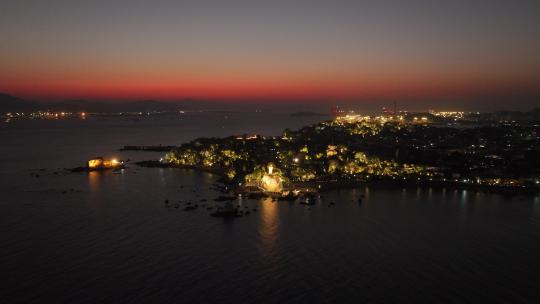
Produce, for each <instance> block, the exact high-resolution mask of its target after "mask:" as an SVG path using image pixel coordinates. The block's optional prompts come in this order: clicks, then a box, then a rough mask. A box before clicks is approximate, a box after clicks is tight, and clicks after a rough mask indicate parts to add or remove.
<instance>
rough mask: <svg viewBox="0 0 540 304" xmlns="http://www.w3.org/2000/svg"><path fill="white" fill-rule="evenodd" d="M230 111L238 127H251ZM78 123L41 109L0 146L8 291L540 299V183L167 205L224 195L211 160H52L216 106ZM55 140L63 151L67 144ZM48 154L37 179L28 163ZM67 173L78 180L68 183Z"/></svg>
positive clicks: (2, 265) (20, 294) (88, 153)
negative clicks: (148, 164)
mask: <svg viewBox="0 0 540 304" xmlns="http://www.w3.org/2000/svg"><path fill="white" fill-rule="evenodd" d="M186 119H188V118H186ZM249 119H251V120H250V121H251V123H252V124H256V120H257V119H266V118H264V117H257V119H252V118H249ZM268 120H270V118H268ZM228 121H229V123H230V124H235V123H237V124H238V126H241V127H242V128H240V127H238V128H237V129H238V130H241V131H242V132H246V126H251V125H250V124H249V123H239V122H238V121H237V120H236V119H229V120H228ZM274 121H275V119H274ZM57 123H58V122H57ZM79 123H80V122H77V124H79ZM83 123H84V125H78V126H75V127H74V128H70V129H63V128H60V127H59V126H55V127H53V126H52V125H48V129H46V130H44V132H43V133H42V134H41V135H40V134H36V133H35V132H33V126H34V125H35V124H36V122H32V123H31V125H32V126H30V127H28V126H27V127H25V126H19V127H20V128H21V130H20V131H21V132H19V133H18V134H14V135H9V134H8V135H7V138H6V139H5V143H6V144H7V146H6V147H5V149H4V148H3V149H2V150H0V155H1V156H2V157H1V159H4V160H9V162H6V166H2V167H1V168H0V170H1V171H0V174H2V176H1V177H2V179H1V180H2V184H0V190H1V193H2V199H1V201H0V208H1V209H0V239H1V240H2V246H0V256H1V257H2V259H0V273H2V274H3V275H4V277H6V278H9V280H8V282H6V283H4V284H3V290H1V291H2V292H1V294H2V295H5V298H7V299H9V298H10V297H11V298H15V299H17V301H7V303H9V302H20V303H29V302H37V301H41V302H46V301H49V302H56V303H60V302H77V303H96V302H115V303H120V302H145V301H146V302H148V301H152V302H165V301H168V302H226V303H238V302H271V300H270V299H272V300H276V299H277V301H281V302H287V303H291V302H297V303H305V302H350V301H351V299H352V300H354V302H358V301H366V302H403V299H407V300H410V301H414V302H482V301H484V302H485V301H489V302H512V300H513V299H514V300H516V299H517V300H522V301H521V302H527V300H529V302H533V301H531V300H532V299H537V297H538V295H539V294H538V293H539V291H538V288H536V287H537V286H536V285H537V282H538V281H539V279H540V278H539V277H538V273H540V260H539V259H538V256H540V201H539V198H538V197H535V198H530V197H528V198H504V197H501V196H498V195H495V194H480V193H476V192H474V191H470V190H469V191H458V190H449V189H421V188H416V187H415V188H403V189H392V188H371V187H360V188H358V189H351V190H337V191H330V192H324V193H322V195H323V198H322V199H320V200H318V203H317V204H316V205H315V206H311V207H310V208H306V207H305V206H301V205H299V204H298V203H289V202H272V201H270V200H269V199H264V200H251V199H247V198H243V199H241V200H239V201H238V203H239V204H240V205H241V206H242V208H243V207H245V206H248V207H249V208H250V210H252V209H253V208H257V209H258V211H257V212H252V213H251V214H250V215H248V216H244V217H242V218H237V219H234V220H224V219H220V218H213V217H211V216H209V212H210V211H208V210H206V209H205V208H204V207H203V206H202V203H199V205H200V207H199V208H198V209H197V210H195V211H189V212H186V211H183V207H184V206H185V205H184V204H183V203H182V204H181V205H180V208H178V209H176V208H174V207H166V206H165V204H164V200H165V199H169V200H170V201H171V202H175V203H176V202H178V201H188V200H189V201H199V200H200V199H207V202H206V204H208V205H212V206H213V205H215V204H216V203H215V202H214V201H213V199H214V198H215V197H217V196H218V195H220V193H217V192H216V191H214V190H211V186H212V184H213V183H215V182H216V180H217V177H216V176H213V175H211V174H206V173H201V172H196V171H190V170H174V169H157V168H155V169H139V168H137V167H135V166H131V168H129V169H127V170H126V172H125V173H124V174H121V175H115V174H111V172H93V173H89V174H68V175H63V174H59V175H54V174H53V173H52V171H53V170H57V169H56V168H63V167H69V166H75V165H79V164H80V163H81V162H83V161H84V160H86V158H87V157H94V156H96V153H98V154H97V155H99V154H104V156H107V153H111V154H113V153H116V149H117V148H118V147H119V146H120V145H123V144H134V143H135V144H139V143H140V144H154V143H157V144H159V143H164V144H167V143H173V144H176V143H180V142H183V141H185V140H186V139H188V138H190V137H193V136H196V135H198V134H204V133H208V134H211V135H219V134H221V133H218V132H217V129H215V128H214V129H212V130H213V131H212V130H210V131H209V129H208V128H213V127H212V124H213V122H212V121H211V120H208V124H210V127H208V128H207V127H205V128H207V129H203V130H198V129H196V128H194V127H193V126H192V125H189V124H193V123H194V121H188V123H189V124H185V125H176V123H174V122H172V121H168V120H166V121H157V122H152V123H148V122H144V121H143V122H129V121H124V122H118V121H114V123H112V122H111V121H108V120H104V121H102V122H99V123H97V126H95V129H94V127H92V128H89V125H86V124H96V121H93V120H92V119H87V120H85V121H84V122H83ZM199 123H200V122H199ZM272 123H274V122H272ZM17 124H18V122H13V123H11V124H10V127H13V126H14V127H17ZM37 124H38V125H39V124H41V123H39V122H38V123H37ZM139 124H143V126H144V128H142V127H141V126H140V125H139ZM216 124H217V123H216ZM302 124H303V123H302ZM111 125H115V126H114V127H111ZM221 125H223V124H222V123H221V122H220V123H219V126H220V127H219V132H221ZM269 125H271V124H270V122H269ZM55 128H58V129H55ZM248 128H249V127H248ZM255 129H261V128H260V125H258V126H257V127H254V128H253V129H250V130H249V131H253V130H255ZM225 131H226V132H227V134H228V133H234V132H233V131H231V130H225ZM225 131H224V132H225ZM190 132H191V133H190ZM197 132H199V133H197ZM212 132H214V133H212ZM15 133H17V132H15ZM44 134H45V135H44ZM59 134H60V135H62V136H64V137H65V138H67V140H62V141H60V140H58V138H60V135H59ZM3 135H4V136H6V133H3ZM83 135H84V136H83ZM48 137H51V138H52V139H51V138H48ZM48 141H51V142H53V143H54V144H50V145H48V144H47V142H48ZM141 141H144V142H141ZM67 143H69V144H67ZM39 145H41V150H42V151H40V153H35V151H33V150H32V147H35V146H39ZM14 147H18V148H17V149H15V148H14ZM19 150H20V151H19ZM59 151H70V153H66V154H65V155H64V156H63V157H61V158H60V159H59V158H58V155H63V152H59ZM122 153H124V152H122ZM159 156H160V154H159V153H149V154H140V153H133V154H129V153H125V154H122V155H120V157H121V158H123V159H127V158H131V159H132V160H137V158H139V159H141V158H142V159H147V158H158V157H159ZM42 167H43V168H47V170H48V171H47V172H45V173H42V177H41V178H39V179H36V178H31V177H30V176H29V171H28V169H29V168H42ZM181 186H184V187H183V188H181ZM70 188H74V189H76V190H78V191H76V192H70V191H68V192H67V193H65V194H62V192H63V191H65V190H69V189H70ZM362 194H363V195H365V197H364V199H363V200H362V203H358V198H359V197H360V195H362ZM330 202H335V205H334V206H329V203H330ZM493 286H496V287H497V288H493Z"/></svg>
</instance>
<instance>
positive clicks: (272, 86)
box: [0, 0, 540, 108]
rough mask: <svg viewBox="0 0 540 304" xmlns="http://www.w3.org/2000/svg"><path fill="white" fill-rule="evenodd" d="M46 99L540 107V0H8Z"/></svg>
mask: <svg viewBox="0 0 540 304" xmlns="http://www.w3.org/2000/svg"><path fill="white" fill-rule="evenodd" d="M0 41H2V43H0V91H2V92H8V93H11V94H15V95H19V96H22V97H26V98H34V99H67V98H89V99H91V98H94V99H110V100H114V99H139V98H154V99H164V100H169V99H178V98H188V97H189V98H194V99H207V100H208V99H210V100H222V101H224V102H227V101H256V100H265V101H274V102H284V101H289V100H300V101H312V100H313V101H328V102H336V101H341V102H344V103H358V104H362V103H369V102H374V101H381V100H382V101H387V100H399V101H400V102H402V103H405V104H407V103H411V104H414V103H419V102H424V103H425V102H428V101H429V102H430V103H431V104H433V103H435V105H437V104H439V105H440V106H441V107H443V106H448V105H460V106H462V107H470V108H479V107H490V106H491V105H492V104H496V105H497V106H504V103H505V102H508V101H512V105H513V106H514V107H516V108H529V107H532V106H535V105H537V104H538V100H539V99H538V98H537V97H538V96H540V92H539V91H540V89H539V88H540V1H497V0H491V1H474V0H473V1H335V0H334V1H320V0H319V1H315V0H312V1H203V0H197V1H75V0H69V1H68V0H64V1H53V0H50V1H44V0H40V1H38V0H33V1H21V0H16V1H15V0H13V1H12V0H1V1H0Z"/></svg>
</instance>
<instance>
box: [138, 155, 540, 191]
mask: <svg viewBox="0 0 540 304" xmlns="http://www.w3.org/2000/svg"><path fill="white" fill-rule="evenodd" d="M135 164H136V165H137V166H140V167H146V168H172V169H184V170H197V171H201V172H207V173H212V174H216V175H218V176H219V177H220V179H219V182H220V183H222V184H224V185H227V186H232V187H231V190H233V191H237V192H238V193H247V191H246V190H245V189H242V188H243V187H239V186H238V185H237V184H236V183H234V182H231V181H228V180H226V177H225V176H226V175H225V172H224V170H223V169H219V168H207V167H202V166H186V165H183V166H181V165H170V164H164V163H161V162H159V161H153V160H151V161H140V162H136V163H135ZM366 186H369V187H374V188H386V189H388V188H393V189H398V188H402V189H403V188H413V187H415V188H419V187H420V188H423V189H428V188H434V189H447V190H471V191H478V192H483V193H495V194H500V195H503V196H537V195H539V194H540V188H539V187H527V186H519V187H518V186H513V187H512V186H493V185H481V184H480V185H479V184H474V183H461V182H455V181H429V180H412V179H407V180H403V179H392V178H374V177H371V178H364V179H358V180H333V181H310V182H293V183H291V184H290V185H289V187H288V188H304V189H306V188H310V189H313V190H315V192H319V193H323V192H326V191H332V190H341V189H354V188H358V187H366ZM301 192H306V191H301ZM307 192H313V191H307ZM263 194H264V195H266V196H272V193H266V192H263V191H261V192H260V193H257V195H263ZM274 195H275V193H274Z"/></svg>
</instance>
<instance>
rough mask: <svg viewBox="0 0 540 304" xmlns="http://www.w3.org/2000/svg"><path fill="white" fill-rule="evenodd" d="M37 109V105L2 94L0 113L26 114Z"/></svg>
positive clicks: (0, 97) (0, 95) (0, 94)
mask: <svg viewBox="0 0 540 304" xmlns="http://www.w3.org/2000/svg"><path fill="white" fill-rule="evenodd" d="M36 108H37V105H36V103H34V102H29V101H25V100H23V99H21V98H18V97H15V96H12V95H9V94H5V93H0V113H3V112H17V111H18V112H24V111H32V110H34V109H36Z"/></svg>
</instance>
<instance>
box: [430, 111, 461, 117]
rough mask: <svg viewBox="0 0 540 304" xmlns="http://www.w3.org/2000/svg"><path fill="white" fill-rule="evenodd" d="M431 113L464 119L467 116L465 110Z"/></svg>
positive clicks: (431, 112) (432, 112) (432, 113)
mask: <svg viewBox="0 0 540 304" xmlns="http://www.w3.org/2000/svg"><path fill="white" fill-rule="evenodd" d="M430 114H431V115H434V116H438V117H443V118H456V119H462V118H463V117H464V116H465V112H459V111H430Z"/></svg>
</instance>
